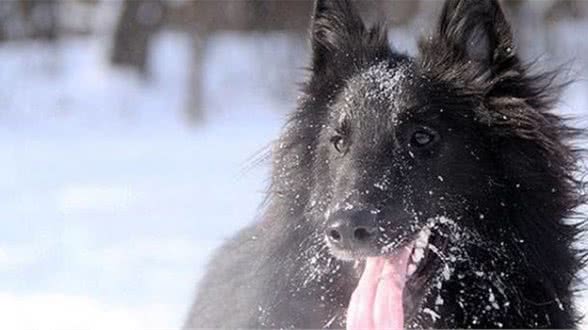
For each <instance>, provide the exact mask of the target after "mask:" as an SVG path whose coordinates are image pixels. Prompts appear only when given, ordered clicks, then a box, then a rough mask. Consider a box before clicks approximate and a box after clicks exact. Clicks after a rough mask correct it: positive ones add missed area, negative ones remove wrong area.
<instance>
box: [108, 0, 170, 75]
mask: <svg viewBox="0 0 588 330" xmlns="http://www.w3.org/2000/svg"><path fill="white" fill-rule="evenodd" d="M164 9H165V7H164V4H163V2H162V1H160V0H125V2H124V4H123V9H122V14H121V16H120V19H119V21H118V24H117V28H116V32H115V35H114V47H113V49H112V53H111V61H112V63H113V64H118V65H126V66H131V67H134V68H137V69H138V70H139V71H140V72H141V73H143V74H147V73H148V72H147V61H148V56H149V45H150V43H151V39H152V37H153V35H154V33H155V32H156V31H157V30H158V29H159V27H160V26H161V23H162V21H163V17H164V13H165V10H164Z"/></svg>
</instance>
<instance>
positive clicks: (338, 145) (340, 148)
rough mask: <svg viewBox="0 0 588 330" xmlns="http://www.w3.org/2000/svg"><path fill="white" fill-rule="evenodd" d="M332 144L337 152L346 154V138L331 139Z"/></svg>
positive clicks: (335, 137)
mask: <svg viewBox="0 0 588 330" xmlns="http://www.w3.org/2000/svg"><path fill="white" fill-rule="evenodd" d="M331 143H332V144H333V147H334V148H335V150H337V152H339V153H344V152H345V150H346V147H347V146H346V141H345V138H344V137H342V136H341V135H335V136H333V137H332V138H331Z"/></svg>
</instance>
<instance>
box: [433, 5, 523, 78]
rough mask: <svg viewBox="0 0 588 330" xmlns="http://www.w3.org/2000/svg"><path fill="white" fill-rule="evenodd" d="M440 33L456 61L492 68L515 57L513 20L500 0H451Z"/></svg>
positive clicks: (444, 13)
mask: <svg viewBox="0 0 588 330" xmlns="http://www.w3.org/2000/svg"><path fill="white" fill-rule="evenodd" d="M438 33H439V35H438V37H439V38H440V39H441V40H440V41H441V42H442V43H443V44H444V45H443V46H444V48H445V49H444V51H447V52H450V53H451V55H452V57H453V59H454V60H456V61H464V62H468V61H474V62H477V63H480V64H482V65H488V66H490V68H497V67H498V66H500V65H501V64H503V63H505V62H507V61H509V60H510V59H512V58H514V57H515V54H514V48H513V38H512V32H511V28H510V24H509V23H508V22H507V20H506V17H505V16H504V13H503V11H502V9H501V7H500V4H499V3H498V0H447V1H446V2H445V6H444V7H443V12H442V14H441V18H440V22H439V27H438Z"/></svg>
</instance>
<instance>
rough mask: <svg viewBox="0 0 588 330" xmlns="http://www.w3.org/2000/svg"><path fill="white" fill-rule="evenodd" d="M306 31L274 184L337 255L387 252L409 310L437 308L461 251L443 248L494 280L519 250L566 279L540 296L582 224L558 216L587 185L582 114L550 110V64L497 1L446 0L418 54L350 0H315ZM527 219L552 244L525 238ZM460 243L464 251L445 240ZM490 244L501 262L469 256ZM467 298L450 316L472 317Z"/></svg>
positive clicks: (529, 231) (568, 259)
mask: <svg viewBox="0 0 588 330" xmlns="http://www.w3.org/2000/svg"><path fill="white" fill-rule="evenodd" d="M311 40H312V41H311V44H312V51H313V55H312V65H311V77H310V79H309V81H308V82H307V84H306V85H305V90H304V92H305V93H304V97H303V98H302V100H301V105H300V108H299V110H298V111H297V112H296V113H295V114H294V115H293V117H292V119H291V121H290V123H289V125H288V127H287V128H286V132H285V134H284V136H283V138H282V140H281V141H280V148H279V150H278V152H277V157H276V177H277V178H278V179H279V180H277V182H278V184H277V185H276V187H275V188H276V189H278V190H280V191H282V192H283V193H284V192H285V194H286V195H287V198H289V199H290V200H294V201H295V202H296V203H298V204H300V205H302V206H303V207H302V208H301V209H303V216H304V217H305V218H311V219H312V220H313V221H316V222H317V223H320V224H322V225H321V226H320V228H321V230H324V231H323V232H322V234H323V235H324V238H325V241H326V242H327V244H328V246H329V248H330V251H331V253H332V254H333V255H334V256H336V257H337V258H339V259H343V260H362V261H363V260H365V259H366V258H368V259H369V258H370V257H374V258H379V257H382V256H383V257H385V258H388V257H391V256H394V258H396V259H395V260H396V261H397V262H398V263H402V266H401V267H402V268H403V270H402V271H403V272H404V277H405V278H406V279H407V280H406V281H407V282H406V283H405V285H406V286H407V287H408V288H409V289H408V290H404V291H405V293H404V295H405V300H406V299H409V300H411V303H410V304H409V305H410V306H405V307H407V308H408V309H411V310H412V311H413V312H414V313H416V311H417V310H418V309H421V311H422V310H423V308H424V307H423V306H424V305H423V304H422V303H423V301H424V300H423V296H427V295H428V296H429V298H428V299H429V301H428V304H429V305H428V306H429V307H431V306H432V307H431V308H433V307H435V306H437V307H435V308H434V309H435V310H437V309H438V308H441V307H440V305H442V304H437V305H436V304H435V299H436V298H435V297H433V296H431V292H433V291H435V290H432V289H431V288H432V286H433V284H434V279H435V278H437V279H441V280H445V281H448V280H449V278H451V277H452V276H457V275H459V274H457V273H459V271H460V270H459V268H460V267H462V266H460V264H459V262H460V260H457V261H456V260H453V262H454V265H453V266H452V268H451V269H448V267H449V266H448V265H449V264H450V261H449V260H450V258H453V259H456V258H457V259H459V258H470V259H471V257H472V256H474V259H475V260H474V261H473V262H472V261H471V260H470V261H468V262H469V264H468V265H466V266H463V267H465V268H466V269H465V270H462V271H463V272H465V273H466V275H467V276H470V275H471V277H475V276H477V275H475V273H476V272H485V273H488V271H489V270H490V271H493V272H492V274H491V276H486V279H485V280H486V281H487V282H488V283H490V282H492V281H499V280H504V281H511V280H512V281H514V280H513V279H512V278H499V277H500V274H499V272H498V270H497V269H500V272H502V273H509V272H510V271H511V270H512V269H515V268H517V267H518V266H517V265H513V263H514V261H515V260H516V259H517V258H519V257H525V258H531V260H527V261H528V262H529V263H530V264H531V268H534V269H539V272H548V271H549V270H548V269H547V268H549V267H552V266H554V267H555V266H558V267H560V268H561V267H566V268H567V269H569V270H570V273H569V274H568V275H566V277H565V278H564V279H562V280H561V281H560V282H561V283H560V284H558V285H560V286H561V287H560V288H556V289H550V290H552V292H546V293H545V292H544V293H541V294H539V295H538V296H537V297H549V296H553V295H556V293H554V292H555V291H553V290H559V289H561V290H564V289H567V287H568V284H569V282H570V281H571V279H572V277H573V273H574V271H575V268H574V267H576V264H577V262H576V260H575V259H574V257H572V255H571V254H570V252H569V246H568V243H569V242H570V241H571V240H572V239H573V237H574V235H575V234H576V229H575V228H573V227H571V226H569V227H568V226H565V225H563V224H562V223H561V219H562V218H563V217H564V216H566V215H569V212H570V210H571V209H572V208H573V207H575V206H576V205H577V203H578V201H579V198H578V195H577V194H576V190H575V188H576V187H575V185H574V181H573V179H572V177H571V175H572V172H573V169H574V166H575V161H576V158H575V154H574V152H573V151H572V150H571V148H570V147H569V145H568V144H567V139H568V138H569V137H571V135H573V130H571V129H569V128H568V127H566V126H565V125H564V124H563V122H562V121H561V119H560V118H559V117H557V116H555V115H553V114H552V113H550V112H549V110H550V107H551V106H552V97H553V95H554V90H553V89H552V88H551V86H550V84H549V82H550V81H549V79H548V78H549V76H548V75H543V76H542V75H536V76H532V75H530V74H529V73H528V72H527V71H528V70H527V68H526V67H525V66H523V65H522V64H521V62H520V60H519V58H518V57H517V55H516V52H515V47H514V45H513V38H512V35H511V29H510V26H509V24H508V22H507V20H506V19H505V16H504V14H503V11H502V9H501V8H500V6H499V4H498V2H497V1H494V0H483V1H454V0H450V1H447V2H446V3H445V5H444V7H443V11H442V13H441V16H440V19H439V22H438V23H437V26H436V27H434V31H433V33H432V35H431V36H430V37H427V38H424V39H423V40H422V41H421V43H420V47H419V50H420V53H419V54H418V55H416V56H415V57H414V58H413V57H409V56H406V55H403V54H401V53H398V52H397V51H395V50H393V49H392V48H391V46H390V45H389V42H388V39H387V35H386V30H385V29H383V28H382V27H380V26H375V27H371V28H368V27H366V26H365V24H364V23H363V21H362V20H361V18H360V17H359V15H358V13H357V12H356V11H355V9H354V8H353V5H352V3H350V2H349V1H343V0H341V1H329V0H318V1H317V2H316V8H315V12H314V17H313V21H312V27H311ZM393 42H394V41H393V40H392V44H393ZM288 194H290V195H288ZM533 217H540V218H541V219H544V220H542V223H541V224H537V222H536V220H533V219H532V218H533ZM552 230H553V232H551V231H552ZM533 235H541V237H542V238H543V239H545V240H548V241H549V242H550V243H549V244H553V245H552V246H550V248H549V250H550V251H549V252H545V251H540V250H541V244H544V242H538V243H537V242H529V241H533V239H535V237H533ZM458 241H459V242H458ZM558 241H560V242H561V241H565V242H566V243H565V244H559V245H558V244H557V242H558ZM458 245H461V247H463V246H466V245H467V246H468V249H469V252H467V253H464V252H459V251H456V252H454V253H453V255H451V254H452V253H449V252H450V251H451V249H452V248H458V247H459V246H458ZM403 251H408V252H403ZM431 251H433V252H434V253H433V252H431ZM505 251H506V252H505ZM508 251H519V252H520V251H523V252H521V253H520V254H519V255H517V256H514V255H510V256H506V255H505V254H508ZM538 251H540V252H538ZM497 256H498V257H497ZM556 256H557V257H556ZM483 258H491V259H492V258H493V259H496V260H495V261H493V262H494V268H495V269H488V268H484V267H487V265H486V264H485V262H483V261H479V262H478V261H476V260H481V259H483ZM542 258H544V259H543V260H541V259H542ZM400 259H402V260H400ZM556 259H558V260H556ZM462 261H463V260H462ZM399 267H400V266H399ZM463 267H462V268H463ZM494 271H496V272H494ZM454 273H455V274H454ZM516 273H517V271H516V270H513V271H512V273H509V274H507V275H508V276H515V277H516V276H519V275H517V274H516ZM513 274H514V275H513ZM541 274H542V275H541V276H543V275H545V273H541ZM466 275H463V276H466ZM503 275H504V274H503ZM523 277H524V276H522V275H521V278H523ZM473 281H475V280H473ZM462 282H463V283H466V284H464V285H469V284H471V282H468V280H467V279H466V280H463V281H462ZM468 283H469V284H468ZM435 286H438V288H437V290H436V291H435V292H436V293H437V294H439V296H438V297H439V298H438V299H440V300H441V301H443V299H442V298H441V295H440V292H441V287H440V286H439V285H437V284H435ZM554 286H557V285H555V284H554ZM454 289H455V290H461V289H460V288H459V287H456V288H454ZM494 289H496V288H494ZM480 290H483V291H486V292H488V290H490V291H489V292H493V291H492V286H491V285H481V286H480ZM562 292H563V291H562ZM493 294H496V295H498V292H496V293H493ZM502 294H503V295H507V294H508V293H507V292H506V291H503V292H502ZM454 298H455V297H454ZM454 298H450V299H454ZM455 299H457V298H455ZM484 299H486V300H487V297H484ZM496 299H497V300H496V305H497V306H498V304H499V303H500V304H502V305H500V306H499V307H500V308H503V309H504V310H508V309H509V308H515V307H514V305H515V304H514V303H513V302H512V301H511V300H510V298H508V297H506V296H505V297H502V298H496ZM554 301H555V300H554ZM437 302H439V300H437ZM453 303H454V305H457V304H458V301H453ZM468 303H470V304H479V303H480V302H479V301H478V300H472V299H470V300H469V302H468V301H465V302H464V301H462V302H461V304H462V307H463V304H468ZM511 304H512V305H511ZM564 304H565V306H566V307H567V308H569V305H570V302H569V301H566V302H564ZM405 305H407V303H406V301H405ZM489 306H490V308H491V309H493V308H494V305H493V304H490V305H489ZM509 306H511V307H509ZM554 306H555V304H554ZM429 307H427V308H429ZM482 307H484V306H481V307H480V308H482ZM431 308H429V309H431ZM431 310H432V309H431ZM462 312H463V311H462ZM411 313H412V312H409V313H407V315H408V314H411ZM464 313H465V312H464ZM464 313H462V314H461V315H457V314H459V313H456V312H452V315H453V316H451V317H448V318H447V319H446V322H448V323H445V324H446V325H447V324H452V323H451V321H449V320H450V319H451V318H453V319H457V318H461V319H465V318H468V317H469V318H471V317H472V315H464ZM421 314H422V313H421ZM409 316H410V317H413V316H415V315H409ZM421 317H422V315H421ZM480 317H482V316H480ZM498 319H499V318H496V320H498ZM433 321H435V318H434V317H433ZM469 321H470V322H471V319H470V320H469ZM456 322H457V321H456ZM499 323H500V322H499V321H496V322H495V323H492V324H493V325H494V326H498V325H499ZM421 324H422V323H421ZM454 324H457V323H454ZM474 324H475V323H474ZM538 324H540V323H535V325H538ZM521 325H524V326H532V325H533V324H532V323H528V324H523V323H521Z"/></svg>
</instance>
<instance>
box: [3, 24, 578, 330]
mask: <svg viewBox="0 0 588 330" xmlns="http://www.w3.org/2000/svg"><path fill="white" fill-rule="evenodd" d="M215 40H216V41H213V43H212V46H211V48H210V49H209V52H210V54H209V55H210V56H208V60H207V62H206V72H205V79H206V80H205V86H206V90H205V96H206V97H205V100H204V105H205V109H206V110H207V111H208V113H214V115H211V116H210V117H208V118H207V122H206V125H205V126H203V127H198V128H192V127H190V126H189V125H187V124H186V123H185V122H184V119H183V118H184V114H183V111H184V107H185V102H186V100H187V96H188V93H189V90H188V89H187V84H186V82H187V81H188V76H187V72H189V70H187V69H186V68H187V66H188V63H189V59H190V56H192V54H191V48H190V46H189V40H188V39H187V38H185V37H184V36H182V35H177V34H171V33H166V34H162V35H161V36H159V37H158V39H157V42H156V45H155V47H154V49H157V52H155V54H154V58H153V62H152V63H151V66H152V67H153V68H154V75H153V80H152V81H144V80H141V79H140V77H138V76H135V75H134V74H133V73H131V72H125V71H122V70H120V69H113V68H111V67H110V66H109V65H108V64H107V63H106V58H107V57H106V56H105V55H106V53H105V52H106V50H107V49H108V47H106V46H107V45H106V44H105V42H104V41H103V40H100V39H95V40H93V39H90V40H88V39H85V40H83V39H73V40H64V41H61V42H59V43H58V44H57V46H55V47H49V46H48V45H44V44H38V43H11V44H2V45H0V86H1V87H0V150H2V152H1V153H0V164H1V167H2V175H1V176H0V226H1V227H2V230H1V231H0V311H2V316H1V317H0V328H1V329H14V330H19V329H60V330H66V329H125V330H128V329H177V328H178V327H179V326H180V325H181V323H182V321H183V318H184V317H185V313H186V312H187V309H188V307H189V304H190V301H191V299H192V295H193V291H194V288H195V280H196V279H197V278H198V277H199V276H201V274H202V271H203V266H204V263H205V261H206V258H207V257H208V255H209V253H210V251H211V250H212V249H213V248H214V247H216V246H217V245H218V244H219V242H220V241H221V240H222V239H224V238H226V237H227V236H228V235H230V234H231V233H233V232H234V231H235V230H236V229H237V228H240V227H242V226H243V225H244V224H245V223H247V222H249V221H251V220H252V219H253V217H254V215H255V214H256V211H257V206H258V205H259V202H260V201H261V199H262V197H263V190H264V187H265V185H266V183H267V182H266V178H267V170H268V169H267V167H266V166H265V165H263V164H262V165H260V166H251V164H252V163H253V162H252V156H253V159H255V157H254V156H255V155H256V154H259V152H260V151H261V150H263V149H264V147H266V146H267V145H268V144H269V143H270V141H271V139H272V138H274V137H276V135H277V133H278V131H279V128H280V125H281V124H282V121H283V120H282V119H283V117H284V114H285V112H286V111H287V110H289V109H292V108H293V106H294V104H293V103H292V102H286V101H283V100H282V99H280V98H276V97H274V96H273V93H272V91H270V90H269V89H267V88H265V86H266V85H267V82H266V81H260V80H256V79H257V78H256V77H257V76H258V74H256V73H255V72H254V71H253V69H252V67H254V65H251V63H254V62H255V61H256V58H257V56H258V54H257V53H256V51H255V50H256V49H257V48H258V47H259V42H260V41H259V40H258V39H256V38H250V39H247V38H245V39H243V38H241V39H239V42H235V40H236V39H235V37H234V36H231V35H225V36H221V37H218V38H217V39H215ZM262 44H263V42H262ZM302 62H303V61H302ZM292 88H295V87H294V86H293V87H292ZM585 91H586V84H585V83H581V84H579V85H577V86H576V87H574V89H572V90H571V92H570V94H568V95H567V97H566V102H565V103H566V104H567V105H566V109H574V108H575V107H576V106H578V108H582V109H583V108H585V105H587V104H588V100H587V96H586V95H587V94H586V93H585ZM568 105H569V107H568ZM569 111H571V110H569ZM577 113H580V114H581V112H577ZM584 306H586V310H587V311H588V303H585V304H584ZM587 329H588V328H587Z"/></svg>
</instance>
